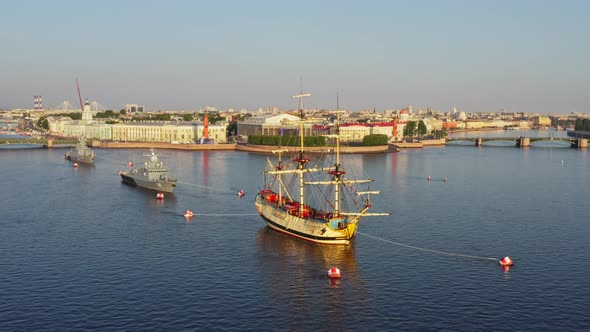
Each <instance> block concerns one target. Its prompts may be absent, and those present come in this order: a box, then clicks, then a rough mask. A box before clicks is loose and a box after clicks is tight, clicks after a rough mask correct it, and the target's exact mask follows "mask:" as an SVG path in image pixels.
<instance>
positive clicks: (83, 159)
mask: <svg viewBox="0 0 590 332" xmlns="http://www.w3.org/2000/svg"><path fill="white" fill-rule="evenodd" d="M65 158H66V159H67V160H71V161H73V162H76V163H83V164H90V165H92V163H94V158H96V155H95V154H94V151H92V149H91V148H89V147H88V146H86V138H85V137H84V136H81V137H80V140H79V141H78V144H76V147H75V148H74V149H72V150H70V151H68V152H66V153H65Z"/></svg>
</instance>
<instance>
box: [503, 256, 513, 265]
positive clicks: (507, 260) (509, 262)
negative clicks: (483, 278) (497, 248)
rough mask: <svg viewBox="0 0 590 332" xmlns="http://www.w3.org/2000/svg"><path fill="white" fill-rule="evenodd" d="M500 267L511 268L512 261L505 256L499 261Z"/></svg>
mask: <svg viewBox="0 0 590 332" xmlns="http://www.w3.org/2000/svg"><path fill="white" fill-rule="evenodd" d="M500 265H502V266H512V259H510V257H509V256H506V257H504V258H502V259H501V260H500Z"/></svg>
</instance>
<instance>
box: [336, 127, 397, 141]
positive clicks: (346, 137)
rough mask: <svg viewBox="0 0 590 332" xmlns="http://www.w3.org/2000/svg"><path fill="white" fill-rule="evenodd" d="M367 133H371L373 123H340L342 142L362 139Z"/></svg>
mask: <svg viewBox="0 0 590 332" xmlns="http://www.w3.org/2000/svg"><path fill="white" fill-rule="evenodd" d="M392 130H393V129H392ZM367 135H371V125H370V124H368V123H342V124H340V139H341V141H342V142H351V141H362V140H363V137H365V136H367Z"/></svg>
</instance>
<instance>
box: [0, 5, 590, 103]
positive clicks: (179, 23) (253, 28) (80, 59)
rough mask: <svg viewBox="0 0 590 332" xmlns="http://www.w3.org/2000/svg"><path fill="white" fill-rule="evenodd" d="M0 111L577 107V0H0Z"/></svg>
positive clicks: (584, 46)
mask: <svg viewBox="0 0 590 332" xmlns="http://www.w3.org/2000/svg"><path fill="white" fill-rule="evenodd" d="M1 8H2V10H1V11H0V108H16V107H29V108H31V107H32V104H33V96H34V95H42V96H43V101H44V105H45V106H47V107H53V106H55V105H57V104H59V103H60V102H62V101H63V100H69V101H71V102H76V101H77V92H76V87H75V79H76V77H78V79H79V80H80V87H81V90H82V95H83V97H88V98H89V99H90V100H97V101H99V102H100V103H101V104H103V105H105V106H107V107H109V108H113V109H120V108H122V107H123V105H124V104H126V103H139V104H144V105H145V106H146V108H147V109H148V110H158V109H170V110H176V109H198V108H201V107H204V106H215V107H218V108H220V109H226V108H228V107H232V108H235V109H241V108H248V109H258V107H272V106H278V107H281V108H291V107H296V102H295V101H294V100H292V99H291V97H290V96H291V95H293V94H295V93H297V92H298V90H299V78H300V77H303V85H304V90H306V91H309V92H311V93H312V94H313V96H312V97H311V98H309V99H308V100H307V103H306V105H307V106H311V107H314V106H315V107H318V108H333V107H335V104H336V93H339V96H340V106H341V107H342V108H347V109H352V110H360V109H373V108H375V109H376V110H378V111H382V110H384V109H399V108H402V107H405V106H406V105H408V104H411V105H413V106H414V107H420V108H426V107H431V108H434V109H439V110H450V109H452V108H453V106H456V107H457V108H459V109H462V110H465V111H467V112H481V111H498V110H500V109H506V110H508V111H514V112H521V111H522V112H540V113H569V112H573V111H577V112H589V111H590V109H589V107H588V105H590V100H589V99H590V97H589V93H588V90H589V87H590V61H589V60H590V43H589V42H588V40H590V39H589V38H590V20H589V19H588V18H589V17H590V1H524V0H518V1H517V0H515V1H458V0H457V1H451V0H449V1H443V0H440V1H255V0H252V1H196V0H195V1H173V0H172V1H146V0H142V1H131V0H129V1H124V0H120V1H60V0H54V1H27V0H22V1H7V2H4V3H3V4H2V6H1Z"/></svg>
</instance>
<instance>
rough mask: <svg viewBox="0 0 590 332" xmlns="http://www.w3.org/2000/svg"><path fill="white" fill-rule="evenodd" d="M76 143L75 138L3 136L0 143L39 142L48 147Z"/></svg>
mask: <svg viewBox="0 0 590 332" xmlns="http://www.w3.org/2000/svg"><path fill="white" fill-rule="evenodd" d="M76 143H78V139H76V138H33V137H22V138H21V137H4V138H0V144H40V145H42V146H43V147H49V148H52V147H53V148H65V147H72V146H75V145H76Z"/></svg>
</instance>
